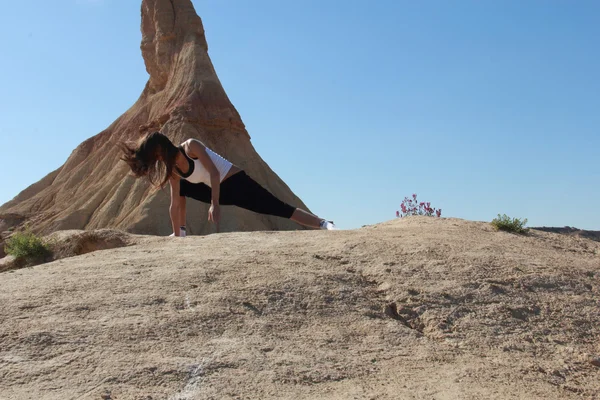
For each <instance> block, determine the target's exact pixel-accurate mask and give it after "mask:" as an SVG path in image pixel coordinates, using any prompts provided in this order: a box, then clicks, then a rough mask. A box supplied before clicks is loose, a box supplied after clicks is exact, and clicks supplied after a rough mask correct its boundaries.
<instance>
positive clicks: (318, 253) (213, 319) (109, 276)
mask: <svg viewBox="0 0 600 400" xmlns="http://www.w3.org/2000/svg"><path fill="white" fill-rule="evenodd" d="M130 242H134V243H137V244H135V245H133V246H130V247H124V248H119V249H112V250H102V251H96V252H93V253H89V254H85V255H81V256H78V257H73V258H67V259H63V260H59V261H55V262H52V263H48V264H44V265H39V266H36V267H32V268H25V269H20V270H16V271H9V272H4V273H1V274H0V287H1V292H0V398H1V399H104V400H107V399H111V400H112V399H137V400H142V399H143V400H150V399H152V400H156V399H169V400H176V399H180V400H184V399H186V400H187V399H580V398H589V399H593V398H600V397H598V396H599V395H598V393H600V368H599V367H596V366H594V365H593V364H592V362H591V361H592V360H593V359H594V357H596V356H598V355H600V341H599V339H600V307H599V300H600V243H598V242H594V241H591V240H587V239H581V238H576V237H568V236H561V235H558V234H553V233H545V232H536V231H532V232H531V233H530V235H528V236H517V235H512V234H509V233H504V232H496V231H494V230H493V229H492V228H491V227H490V226H489V225H488V224H484V223H478V222H468V221H462V220H457V219H434V218H407V219H402V220H395V221H391V222H388V223H384V224H380V225H376V226H370V227H365V228H363V229H359V230H355V231H337V232H325V231H310V232H309V231H299V232H254V233H230V234H219V235H210V236H203V237H200V236H197V237H187V238H159V237H143V236H135V237H132V238H131V240H130Z"/></svg>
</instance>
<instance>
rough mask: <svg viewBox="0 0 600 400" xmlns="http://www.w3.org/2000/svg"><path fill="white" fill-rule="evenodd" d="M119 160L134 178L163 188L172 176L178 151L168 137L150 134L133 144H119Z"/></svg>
mask: <svg viewBox="0 0 600 400" xmlns="http://www.w3.org/2000/svg"><path fill="white" fill-rule="evenodd" d="M119 147H120V148H121V150H122V151H123V156H122V157H121V160H123V161H125V162H126V163H127V165H129V168H131V172H132V173H133V175H134V176H135V177H136V178H140V177H142V176H145V177H146V178H148V180H149V181H150V183H151V184H153V185H154V186H160V187H164V186H165V184H166V183H167V182H168V181H169V178H170V177H171V175H172V174H173V167H174V166H175V160H176V157H177V153H178V152H179V150H178V149H177V147H175V145H174V144H173V142H171V140H169V138H168V137H166V136H165V135H163V134H162V133H160V132H152V133H150V134H148V135H146V136H145V137H143V138H141V139H140V140H139V141H138V142H137V143H135V142H121V143H119Z"/></svg>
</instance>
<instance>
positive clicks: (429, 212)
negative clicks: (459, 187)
mask: <svg viewBox="0 0 600 400" xmlns="http://www.w3.org/2000/svg"><path fill="white" fill-rule="evenodd" d="M400 209H402V212H400V211H396V217H398V218H402V217H406V216H409V215H425V216H428V217H433V216H434V215H435V216H436V217H441V216H442V209H441V208H440V209H435V208H433V207H431V203H430V202H425V201H421V202H419V201H417V195H416V194H413V195H412V199H411V198H410V197H405V198H404V200H403V201H402V204H401V205H400Z"/></svg>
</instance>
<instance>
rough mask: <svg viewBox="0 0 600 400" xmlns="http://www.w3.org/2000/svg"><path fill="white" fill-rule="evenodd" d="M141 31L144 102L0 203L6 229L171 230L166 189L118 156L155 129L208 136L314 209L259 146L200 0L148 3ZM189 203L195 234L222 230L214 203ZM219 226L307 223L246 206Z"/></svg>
mask: <svg viewBox="0 0 600 400" xmlns="http://www.w3.org/2000/svg"><path fill="white" fill-rule="evenodd" d="M141 32H142V42H141V46H140V48H141V53H142V56H143V58H144V63H145V66H146V71H147V73H148V75H149V78H148V83H147V84H146V87H145V88H144V90H143V92H142V93H141V95H140V97H139V99H138V100H137V101H136V103H135V104H134V105H133V106H132V107H131V108H130V109H129V110H127V111H125V112H124V113H123V115H121V116H119V117H118V118H116V120H115V121H114V122H113V123H112V124H111V125H110V126H109V127H107V128H106V129H105V130H104V131H102V132H100V133H98V134H97V135H95V136H93V137H91V138H89V139H87V140H85V141H84V142H83V143H81V144H80V145H79V146H77V148H76V149H75V150H73V152H72V153H71V155H70V157H69V158H68V159H67V160H66V162H65V164H64V165H62V166H61V167H60V168H58V169H57V170H56V171H53V172H51V173H49V174H48V175H47V176H46V177H44V178H43V179H42V180H40V181H39V182H36V183H34V184H32V185H31V186H29V187H28V188H26V189H25V190H23V191H22V192H21V193H19V194H18V195H17V196H16V197H15V198H14V199H13V200H11V201H9V202H8V203H6V204H3V205H0V233H1V232H4V231H5V230H6V229H8V228H15V227H23V226H29V227H30V228H31V229H32V230H33V231H35V232H36V233H42V234H48V233H51V232H54V231H58V230H70V229H80V230H81V229H87V230H91V229H101V228H116V229H121V230H126V231H128V232H132V233H141V234H152V235H169V234H170V233H171V232H172V228H171V222H170V218H169V210H168V208H169V190H168V188H167V189H166V190H158V189H156V188H152V187H150V185H149V184H148V183H147V182H146V181H145V180H143V179H138V180H136V179H134V178H133V177H131V176H129V175H128V172H129V170H128V167H127V165H126V164H125V163H123V162H121V161H119V158H120V156H121V152H120V150H119V148H118V146H117V144H118V143H119V142H120V141H123V140H131V141H136V140H138V139H139V138H140V137H141V136H143V135H145V134H146V133H148V132H152V131H155V130H160V131H161V132H163V133H165V134H166V135H168V136H169V138H170V139H171V140H172V141H173V142H175V143H176V144H179V143H181V142H183V141H184V140H187V139H189V138H196V139H199V140H201V141H202V142H204V143H205V144H206V145H207V146H209V147H210V148H212V149H213V150H215V151H216V152H218V153H219V154H221V155H222V156H224V157H226V158H227V159H229V160H230V161H232V162H233V163H235V164H236V165H238V166H240V167H241V168H243V169H244V170H246V171H247V173H248V175H250V176H252V177H253V178H254V179H255V180H256V181H257V182H259V183H260V184H261V185H263V186H264V187H266V188H267V189H268V190H269V191H271V192H272V193H273V194H275V195H276V196H277V197H279V198H280V199H281V200H283V201H285V202H287V203H289V204H291V205H293V206H295V207H301V208H304V209H307V207H306V206H305V205H304V203H303V202H302V201H301V200H300V199H299V198H298V197H297V196H296V195H295V194H294V193H293V192H292V190H291V189H290V188H289V187H288V186H287V185H286V183H285V182H283V180H281V178H279V176H278V175H277V174H276V173H275V172H274V171H273V170H272V169H271V168H270V167H269V166H268V165H267V163H266V162H265V161H264V160H263V159H262V158H261V157H260V155H259V154H258V153H257V152H256V150H255V149H254V146H253V145H252V142H251V140H250V135H249V133H248V132H247V130H246V128H245V126H244V123H243V122H242V119H241V117H240V115H239V113H238V111H237V110H236V109H235V107H234V106H233V104H232V103H231V101H230V100H229V98H228V96H227V94H226V93H225V90H224V89H223V86H222V85H221V82H220V80H219V78H218V76H217V73H216V71H215V68H214V66H213V64H212V61H211V59H210V57H209V55H208V44H207V42H206V36H205V32H204V27H203V25H202V20H201V19H200V17H199V16H198V15H197V13H196V11H195V9H194V6H193V4H192V2H191V1H190V0H143V1H142V2H141ZM140 73H141V74H143V73H144V71H140ZM290 162H293V159H290ZM190 203H191V204H190V205H189V206H188V221H187V222H188V224H187V225H188V232H190V233H193V234H206V233H211V232H212V230H211V229H214V228H212V226H211V225H210V224H203V223H202V222H200V221H203V220H205V219H206V213H207V210H208V207H207V206H206V205H204V204H202V203H200V202H196V201H194V200H190ZM220 228H221V231H222V232H229V231H256V230H289V229H303V228H302V227H301V226H300V225H298V224H296V223H294V222H292V221H289V220H286V219H283V218H277V217H270V216H264V215H259V214H255V213H252V212H249V211H246V210H243V209H240V208H232V209H231V210H230V211H228V212H226V213H223V219H222V222H221V227H220ZM0 241H1V238H0Z"/></svg>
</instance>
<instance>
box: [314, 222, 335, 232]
mask: <svg viewBox="0 0 600 400" xmlns="http://www.w3.org/2000/svg"><path fill="white" fill-rule="evenodd" d="M319 228H321V229H323V230H327V231H337V230H338V228H337V227H336V226H335V224H334V223H333V221H326V220H323V221H321V223H320V224H319Z"/></svg>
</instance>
